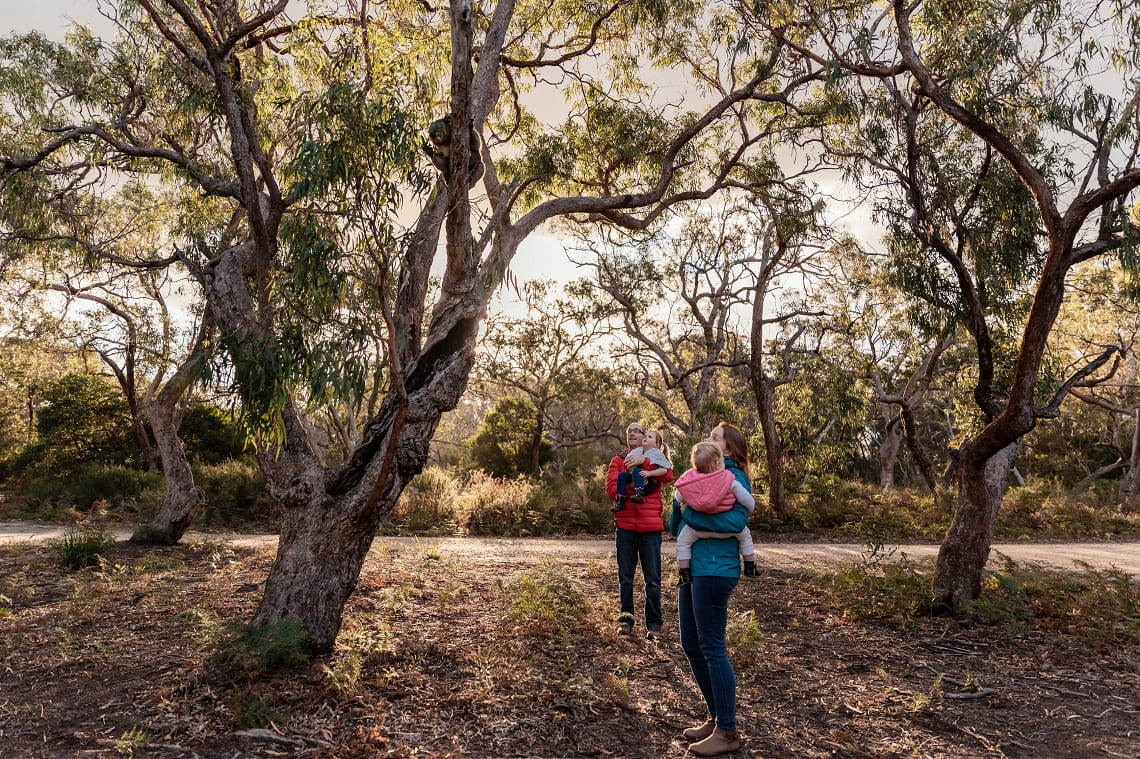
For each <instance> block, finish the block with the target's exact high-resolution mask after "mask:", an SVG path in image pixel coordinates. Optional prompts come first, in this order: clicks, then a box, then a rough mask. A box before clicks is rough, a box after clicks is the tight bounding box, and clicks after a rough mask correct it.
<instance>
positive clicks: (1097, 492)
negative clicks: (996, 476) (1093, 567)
mask: <svg viewBox="0 0 1140 759" xmlns="http://www.w3.org/2000/svg"><path fill="white" fill-rule="evenodd" d="M1115 498H1116V483H1096V486H1094V487H1093V488H1091V489H1086V490H1084V491H1081V492H1079V493H1074V492H1072V491H1070V490H1066V489H1065V488H1064V486H1063V483H1061V482H1060V481H1059V480H1054V479H1034V480H1030V481H1029V482H1027V483H1026V484H1025V485H1022V486H1020V487H1015V488H1010V489H1009V491H1008V492H1007V493H1006V495H1005V498H1004V499H1002V504H1001V508H1000V509H998V513H997V520H996V524H995V528H994V530H995V534H996V535H997V536H998V537H1003V538H1010V537H1030V536H1051V537H1067V538H1083V537H1101V536H1103V535H1106V534H1112V535H1138V534H1140V514H1124V513H1122V512H1120V510H1119V509H1118V508H1117V505H1116V502H1115Z"/></svg>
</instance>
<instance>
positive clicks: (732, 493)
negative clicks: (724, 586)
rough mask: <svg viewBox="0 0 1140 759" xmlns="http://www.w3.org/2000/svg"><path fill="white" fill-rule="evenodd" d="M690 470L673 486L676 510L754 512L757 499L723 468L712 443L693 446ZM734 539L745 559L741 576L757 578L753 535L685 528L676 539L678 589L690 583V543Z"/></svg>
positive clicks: (746, 531) (722, 461)
mask: <svg viewBox="0 0 1140 759" xmlns="http://www.w3.org/2000/svg"><path fill="white" fill-rule="evenodd" d="M689 459H690V461H691V462H692V464H693V468H692V469H690V470H689V471H687V472H685V473H684V474H682V475H681V476H680V478H678V480H677V482H676V483H675V484H674V487H675V488H676V499H677V501H678V503H677V504H676V507H677V508H684V507H685V506H689V507H691V508H693V509H695V510H696V511H700V512H704V513H705V514H719V513H720V512H722V511H728V510H729V509H731V508H733V507H734V506H735V505H736V504H737V503H739V504H740V505H742V506H744V507H745V508H746V509H748V512H749V513H752V510H753V509H754V508H756V499H755V498H753V497H752V494H751V493H749V492H748V490H746V489H745V487H744V486H743V485H741V484H740V483H739V482H738V481H737V479H736V477H735V476H734V475H733V474H732V472H730V471H728V470H727V469H725V468H724V455H723V454H722V453H721V451H720V448H719V447H717V445H716V444H715V443H709V442H702V443H697V444H696V445H694V446H693V450H692V452H691V453H690V456H689ZM731 537H735V538H736V540H737V542H738V543H739V544H740V555H741V556H742V557H743V558H744V574H745V575H747V576H749V577H754V576H755V575H756V552H755V549H754V548H753V545H752V532H751V531H750V530H749V529H748V528H747V527H745V528H744V529H743V530H741V531H740V532H738V533H732V534H728V533H723V532H701V531H698V530H694V529H693V528H692V527H689V526H688V525H685V526H684V527H683V528H682V529H681V532H680V534H679V535H678V536H677V574H678V582H677V584H678V585H688V584H689V583H691V582H692V581H693V576H692V573H691V570H690V568H689V560H690V559H691V558H692V555H693V543H696V542H697V541H698V540H700V539H701V538H731Z"/></svg>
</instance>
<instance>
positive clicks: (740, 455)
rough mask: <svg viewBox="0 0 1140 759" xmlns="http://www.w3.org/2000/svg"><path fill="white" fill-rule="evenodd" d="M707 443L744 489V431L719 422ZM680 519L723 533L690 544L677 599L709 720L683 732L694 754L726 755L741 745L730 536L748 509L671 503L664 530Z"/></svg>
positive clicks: (735, 554) (734, 553) (676, 527)
mask: <svg viewBox="0 0 1140 759" xmlns="http://www.w3.org/2000/svg"><path fill="white" fill-rule="evenodd" d="M709 441H710V442H712V443H716V444H717V445H718V446H720V449H721V452H722V453H724V456H725V458H724V466H725V468H726V469H728V470H729V471H731V472H732V473H733V474H734V475H735V476H736V479H737V481H739V482H740V484H742V485H743V486H744V487H746V488H748V489H749V490H751V489H752V484H751V482H749V479H748V447H747V444H746V441H745V439H744V434H743V433H742V432H741V431H740V430H739V429H737V428H736V427H734V426H732V425H731V424H727V423H725V422H721V423H720V424H718V425H717V426H716V427H715V428H714V429H713V431H712V433H711V434H710V435H709ZM682 522H683V523H684V524H687V525H689V526H690V527H692V528H693V529H694V530H700V531H706V532H722V533H726V534H727V535H729V537H724V538H703V539H701V540H698V541H697V542H696V543H694V544H693V556H692V560H691V563H690V567H691V570H692V575H693V582H692V583H691V584H689V585H682V586H681V587H680V589H679V593H678V599H677V613H678V617H679V620H680V627H681V648H682V650H684V652H685V656H687V657H688V659H689V666H690V667H691V668H692V670H693V679H695V680H696V681H697V686H698V687H699V688H700V689H701V694H702V695H703V696H704V699H705V705H706V706H707V707H708V714H709V718H708V720H707V721H706V722H705V723H704V724H702V725H699V726H696V727H691V728H689V729H688V730H686V731H685V732H684V736H685V738H686V739H687V740H689V741H692V742H693V743H692V744H691V745H690V746H689V751H691V752H693V753H694V754H696V755H697V756H716V755H717V754H727V753H729V752H732V751H736V750H737V749H738V748H740V736H739V734H738V733H737V731H736V673H735V672H733V669H732V662H730V661H729V659H728V646H727V645H726V643H725V630H726V628H727V626H728V599H729V597H730V596H731V595H732V591H733V590H734V589H735V588H736V583H737V582H738V581H739V580H740V553H739V548H738V545H737V542H736V537H735V534H736V533H738V532H740V531H741V530H743V529H744V528H745V526H747V524H748V510H747V509H746V508H744V506H742V505H741V504H739V503H738V504H736V505H735V506H734V507H733V508H732V509H731V510H729V511H723V512H721V513H719V514H704V513H701V512H699V511H694V510H693V509H685V510H684V511H683V512H682V510H681V509H679V508H678V504H677V502H676V501H674V502H673V510H672V512H671V513H670V515H669V531H670V532H671V533H673V535H674V536H676V535H677V534H678V533H679V532H680V531H681V526H682Z"/></svg>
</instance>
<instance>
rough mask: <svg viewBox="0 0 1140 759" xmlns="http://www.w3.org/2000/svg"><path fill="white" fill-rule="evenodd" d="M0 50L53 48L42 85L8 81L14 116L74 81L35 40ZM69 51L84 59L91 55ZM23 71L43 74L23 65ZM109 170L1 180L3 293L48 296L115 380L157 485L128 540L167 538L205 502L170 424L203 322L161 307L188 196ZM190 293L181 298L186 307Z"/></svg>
mask: <svg viewBox="0 0 1140 759" xmlns="http://www.w3.org/2000/svg"><path fill="white" fill-rule="evenodd" d="M3 47H4V48H6V51H10V52H9V54H11V55H16V54H20V53H23V54H24V55H26V56H28V57H30V58H31V59H32V60H35V54H36V53H40V54H46V53H53V54H54V55H55V58H54V63H53V64H51V65H50V66H49V71H51V70H54V73H55V75H56V76H54V77H44V80H43V81H42V83H41V85H40V89H39V91H36V90H35V89H34V88H32V87H29V86H28V82H27V81H26V79H25V80H21V79H19V78H13V79H12V80H9V81H8V82H7V83H6V84H7V86H8V87H9V88H10V91H11V92H12V93H13V95H12V98H13V102H14V103H15V105H16V107H15V111H16V113H19V112H20V105H21V101H20V100H19V99H18V97H17V95H16V91H17V90H19V91H20V92H19V97H27V96H28V93H35V94H36V95H39V96H41V97H43V98H45V100H47V102H51V103H55V102H57V101H58V99H63V98H65V97H66V93H67V92H68V91H69V88H70V87H73V86H74V85H75V81H73V80H72V79H70V78H69V77H71V76H74V75H75V69H76V68H79V69H82V66H80V65H78V64H77V63H76V61H75V59H70V58H69V57H68V56H67V55H66V54H65V53H64V52H63V51H62V50H61V49H60V48H59V47H57V46H53V45H52V44H51V43H49V42H47V41H46V40H43V39H42V38H38V37H36V36H35V35H29V36H27V37H23V38H17V39H15V40H12V41H8V42H7V43H6V44H5V45H4V46H3ZM44 57H46V58H48V60H53V59H52V58H51V57H49V56H47V55H45V56H44ZM77 58H78V59H79V60H84V61H86V63H87V64H90V59H89V58H83V57H81V56H77ZM23 73H25V75H27V76H34V75H37V74H38V75H40V76H44V74H45V73H48V72H44V71H37V70H36V69H35V68H34V67H32V66H28V67H27V69H26V70H25V71H24V72H23ZM34 113H35V110H34V109H33V110H32V114H34ZM27 120H28V121H33V120H32V119H30V118H29V119H27ZM24 126H27V124H25V125H24ZM16 134H17V135H19V134H20V133H19V132H16ZM23 135H24V136H25V137H26V136H27V131H24V133H23ZM109 172H110V167H107V166H90V165H85V166H81V167H72V170H70V171H66V172H61V175H62V176H65V177H66V178H65V179H64V180H63V181H58V182H57V181H53V178H52V177H51V176H50V175H49V176H48V177H47V178H46V179H44V180H43V181H39V182H27V181H25V182H12V181H9V182H7V183H6V184H5V187H4V190H5V198H4V200H5V202H4V203H3V204H0V224H2V225H3V229H2V231H0V240H3V242H4V249H3V253H2V254H0V266H3V269H4V271H5V275H6V277H5V281H4V287H5V289H7V290H8V291H9V292H12V293H16V292H26V293H30V294H39V295H40V296H41V297H43V298H48V299H49V300H48V302H49V303H50V307H51V308H53V309H54V310H55V313H56V317H55V318H56V320H57V321H58V324H59V327H58V329H59V331H60V333H61V334H62V335H64V336H65V338H66V339H68V340H69V341H70V342H72V343H74V344H75V345H76V346H78V347H79V348H80V349H90V350H92V351H94V352H95V353H96V354H97V355H98V356H99V357H100V358H101V359H102V361H103V364H104V366H105V367H106V369H107V370H108V371H109V372H110V373H111V375H112V376H114V378H115V380H116V381H117V382H118V384H119V387H120V389H121V390H122V393H123V397H124V398H125V400H126V402H127V406H128V408H129V410H130V415H131V421H132V428H133V430H134V435H135V440H136V443H137V445H138V448H139V450H140V451H141V453H142V457H143V462H144V464H145V465H146V467H147V468H148V469H154V470H157V469H161V471H162V474H163V482H164V497H163V501H162V503H161V505H160V507H159V509H158V511H157V513H156V514H155V515H154V518H153V519H152V520H151V522H150V523H149V524H148V525H146V526H144V527H143V528H140V531H139V532H137V533H136V538H138V539H140V540H147V541H152V542H159V543H171V542H176V541H177V540H178V539H179V538H180V537H181V536H182V534H183V533H184V532H185V530H186V529H187V528H188V527H189V525H190V523H191V522H192V521H193V519H194V517H195V516H196V515H197V514H198V513H199V512H200V511H201V509H202V508H203V507H204V505H205V500H204V494H203V493H202V490H201V489H200V488H198V487H197V486H195V484H194V476H193V472H192V470H191V468H190V463H189V461H188V459H187V456H186V452H185V451H184V450H183V447H182V444H181V441H180V440H179V438H178V425H179V421H180V417H181V413H182V409H183V400H184V396H185V393H186V391H187V390H188V389H189V388H190V386H191V385H192V384H193V383H194V382H195V381H196V380H198V379H200V377H199V374H200V371H201V369H202V366H203V358H204V356H205V354H206V353H207V347H206V342H207V338H208V336H209V334H210V332H211V323H212V320H211V317H210V316H209V315H206V316H204V317H202V318H201V319H200V320H199V321H200V323H201V328H200V329H195V328H193V327H191V328H190V329H189V330H185V329H183V326H182V325H181V324H180V322H182V321H186V320H190V319H192V317H190V316H186V317H179V316H177V315H176V314H175V313H174V308H173V307H172V305H171V303H170V302H169V301H170V299H171V298H175V299H184V298H186V297H187V293H186V292H185V289H184V288H181V287H180V286H179V283H178V282H176V281H175V278H180V279H182V280H185V271H184V270H181V269H179V268H176V267H174V265H175V264H176V263H177V257H176V256H175V255H173V254H172V253H171V251H170V243H169V242H168V240H167V238H168V237H169V235H170V233H171V231H172V225H173V224H174V222H175V220H176V219H177V214H176V213H175V206H178V205H182V206H185V205H187V204H188V203H187V201H185V200H183V201H182V202H181V203H179V199H177V198H172V197H169V196H167V195H165V194H164V193H162V192H161V191H156V190H155V189H154V188H152V187H150V186H148V183H147V182H145V181H140V180H139V178H138V177H116V178H115V179H114V181H109V177H108V174H109ZM20 178H21V179H25V178H26V177H24V176H22V177H20ZM189 204H190V205H193V201H189ZM182 284H184V282H183V283H182ZM53 294H54V295H55V296H56V297H54V298H51V296H52V295H53ZM193 297H194V296H193V295H192V294H191V295H189V298H190V300H191V303H190V304H187V305H189V310H193V302H192V301H193ZM187 333H188V334H187ZM195 334H196V337H192V336H194V335H195Z"/></svg>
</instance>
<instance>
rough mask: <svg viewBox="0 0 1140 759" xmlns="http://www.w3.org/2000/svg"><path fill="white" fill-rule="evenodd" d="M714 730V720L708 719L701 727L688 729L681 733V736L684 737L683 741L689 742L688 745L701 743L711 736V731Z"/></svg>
mask: <svg viewBox="0 0 1140 759" xmlns="http://www.w3.org/2000/svg"><path fill="white" fill-rule="evenodd" d="M715 729H716V720H715V719H713V718H712V717H709V718H708V719H707V720H705V723H704V724H703V725H697V726H696V727H690V728H688V729H687V730H685V732H683V733H681V735H683V736H685V740H687V741H689V742H690V743H694V742H696V741H703V740H704V739H705V738H708V737H709V736H710V735H712V734H713V730H715Z"/></svg>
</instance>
